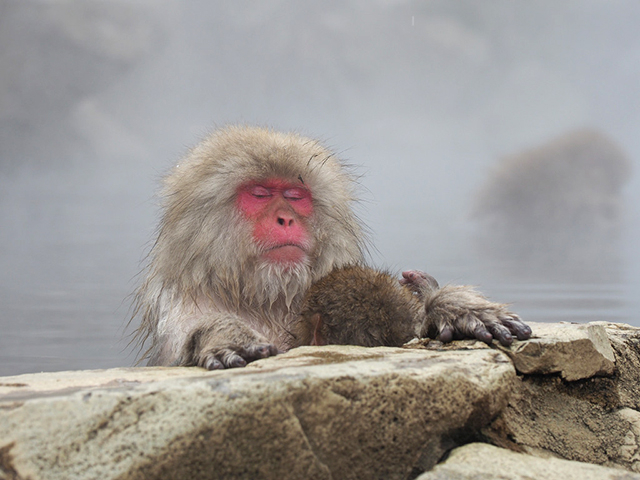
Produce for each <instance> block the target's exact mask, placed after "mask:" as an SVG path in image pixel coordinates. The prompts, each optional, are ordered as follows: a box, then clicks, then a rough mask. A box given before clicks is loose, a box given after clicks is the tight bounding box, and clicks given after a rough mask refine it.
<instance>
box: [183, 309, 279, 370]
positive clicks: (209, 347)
mask: <svg viewBox="0 0 640 480" xmlns="http://www.w3.org/2000/svg"><path fill="white" fill-rule="evenodd" d="M277 353H278V349H277V348H276V346H275V345H273V344H272V343H270V342H269V341H268V340H267V339H266V338H265V337H264V336H263V335H261V334H259V333H258V332H256V331H255V330H253V329H252V328H250V327H249V326H247V325H246V322H245V321H244V320H243V319H241V318H240V317H238V316H236V315H234V314H231V313H227V314H220V315H216V316H215V317H213V318H210V319H207V323H206V324H205V325H201V326H199V327H198V328H196V329H194V330H193V331H192V332H190V334H189V336H188V338H187V341H186V343H185V344H184V346H183V348H182V352H181V355H180V358H179V360H178V362H177V364H178V365H182V366H199V367H204V368H206V369H208V370H217V369H221V368H235V367H244V366H245V365H247V363H249V362H252V361H254V360H258V359H260V358H266V357H270V356H273V355H276V354H277Z"/></svg>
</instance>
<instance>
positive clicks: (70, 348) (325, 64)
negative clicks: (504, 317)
mask: <svg viewBox="0 0 640 480" xmlns="http://www.w3.org/2000/svg"><path fill="white" fill-rule="evenodd" d="M638 24H640V3H638V2H637V1H635V0H609V1H604V0H575V1H574V0H567V1H563V2H547V1H529V2H510V1H508V0H489V1H483V2H467V1H458V0H435V1H430V2H421V1H418V0H415V1H410V0H395V1H378V2H370V1H364V0H363V1H360V0H351V1H346V2H323V3H317V4H305V3H301V2H295V1H294V0H283V1H267V2H264V1H258V0H255V1H250V2H238V3H237V4H233V3H230V2H222V1H220V2H218V1H204V0H202V1H195V0H193V1H189V2H180V1H178V0H174V1H152V0H145V1H143V0H140V1H136V2H128V1H124V0H122V1H110V2H104V1H99V0H83V1H80V0H78V1H72V0H66V1H63V0H48V1H44V0H0V306H1V310H0V375H10V374H18V373H26V372H36V371H53V370H65V369H81V368H83V369H84V368H106V367H113V366H129V365H131V364H133V363H134V361H135V352H133V351H132V349H131V348H127V338H126V333H127V332H131V328H130V329H129V330H127V331H125V326H126V323H127V321H128V319H129V316H130V311H129V306H130V303H131V301H130V299H129V298H127V296H128V295H129V294H130V293H131V292H133V291H134V289H135V287H136V285H137V284H138V283H139V281H140V277H139V276H137V275H138V273H139V272H140V271H141V270H142V267H143V265H144V255H145V254H146V253H147V252H148V249H149V248H150V246H151V244H152V240H153V232H154V228H155V225H156V222H157V219H158V206H157V198H156V197H154V192H155V191H156V190H157V186H158V184H159V179H160V178H161V176H162V175H163V173H164V172H166V171H167V169H168V168H169V167H170V166H172V165H173V164H175V163H176V162H177V161H178V159H179V157H180V155H182V154H183V153H184V152H185V150H186V149H187V148H188V146H190V145H193V144H194V143H196V142H197V141H198V139H200V138H201V137H202V136H203V135H204V134H205V133H206V132H207V131H209V130H210V129H212V128H214V127H215V126H216V125H224V124H226V123H236V122H246V123H251V124H261V125H265V124H266V125H270V126H273V127H275V128H278V129H285V130H288V129H294V130H297V131H300V132H302V133H303V134H306V135H309V136H313V137H320V138H322V139H324V140H325V143H326V144H327V145H329V146H331V147H332V148H333V149H334V150H336V151H338V152H339V153H340V156H341V157H342V158H343V159H345V160H346V161H348V162H350V163H352V164H355V165H357V166H358V171H359V172H360V173H362V174H363V175H364V176H363V178H362V180H361V183H362V187H363V188H362V190H363V195H362V196H363V202H362V204H361V205H360V206H359V214H360V216H361V217H362V218H363V219H364V220H365V222H366V223H367V224H368V225H369V227H370V229H371V231H372V232H373V244H374V245H375V247H376V248H372V249H371V260H372V263H374V264H376V265H380V266H385V267H388V268H390V269H392V270H397V271H400V270H402V269H405V268H418V269H423V270H425V271H428V272H429V273H430V274H432V275H433V276H435V277H436V278H437V279H438V281H439V282H440V283H441V284H444V283H465V284H474V285H477V286H478V287H479V289H480V290H481V291H483V292H484V293H486V294H487V295H488V296H489V297H491V298H492V299H494V300H497V301H503V302H509V303H512V304H513V309H514V310H515V311H517V312H518V313H520V314H521V316H522V318H523V319H524V320H525V321H526V320H529V321H543V322H546V321H548V322H556V321H572V322H588V321H596V320H607V321H616V322H625V323H630V324H632V325H637V326H640V318H639V317H638V315H637V311H638V310H640V255H639V253H638V248H637V245H638V244H639V242H640V207H639V205H640V180H639V178H638V171H639V169H640V160H639V159H640V135H638V132H639V131H640V114H639V113H638V112H640V108H639V107H640V90H639V89H638V88H637V87H638V84H639V83H640V30H639V29H638V28H637V25H638ZM584 131H589V132H592V134H593V135H594V136H595V137H593V138H597V139H604V140H602V142H605V143H604V144H606V145H607V147H606V148H604V149H601V148H600V147H594V146H593V144H592V143H589V142H590V141H589V140H588V141H586V143H581V144H579V145H578V146H577V147H571V148H569V150H562V148H564V147H562V148H561V149H560V150H558V149H557V147H556V146H557V145H558V143H557V142H560V144H562V145H564V144H563V143H562V142H564V141H565V140H563V139H566V138H574V137H572V135H573V134H574V133H575V132H584ZM597 141H598V142H600V141H601V140H597ZM554 142H556V143H554ZM580 145H582V146H580ZM585 145H586V146H585ZM598 145H602V143H599V144H598ZM609 146H611V148H612V149H613V150H611V151H615V152H616V153H611V151H610V150H607V149H608V148H609ZM554 149H555V150H554ZM550 151H551V152H552V153H551V155H552V159H551V160H548V159H547V160H544V161H543V160H540V159H541V158H542V157H544V155H547V153H548V152H550ZM558 151H562V152H564V153H557V152H558ZM540 152H547V153H544V154H543V153H540ZM553 152H556V153H553ZM566 152H569V153H566ZM603 152H605V153H603ZM606 152H609V153H606ZM553 155H555V156H553ZM545 158H547V157H545ZM567 159H569V160H567ZM576 159H577V160H576ZM585 159H586V160H585ZM506 165H509V166H506ZM532 165H533V166H532ZM540 165H542V166H540ZM561 166H562V168H560V167H561ZM505 171H506V172H511V173H508V174H506V173H504V172H505ZM612 178H615V181H614V180H611V179H612ZM487 188H488V189H489V190H490V191H491V190H492V189H493V191H495V192H496V193H495V194H494V195H490V197H491V198H492V199H494V200H496V201H495V202H493V203H492V202H488V203H487V202H483V201H482V200H481V199H482V198H486V191H487ZM524 191H526V192H527V194H526V195H525V194H524V193H523V192H524ZM482 192H485V193H482ZM483 195H484V197H483ZM483 209H484V210H483ZM487 218H489V219H490V220H487ZM496 222H497V223H496ZM497 225H499V227H497ZM134 323H135V321H134Z"/></svg>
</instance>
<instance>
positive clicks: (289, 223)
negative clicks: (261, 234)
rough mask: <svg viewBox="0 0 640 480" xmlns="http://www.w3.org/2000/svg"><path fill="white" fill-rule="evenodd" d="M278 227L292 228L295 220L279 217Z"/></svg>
mask: <svg viewBox="0 0 640 480" xmlns="http://www.w3.org/2000/svg"><path fill="white" fill-rule="evenodd" d="M278 225H282V226H283V227H291V226H292V225H293V218H284V217H278Z"/></svg>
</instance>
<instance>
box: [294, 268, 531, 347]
mask: <svg viewBox="0 0 640 480" xmlns="http://www.w3.org/2000/svg"><path fill="white" fill-rule="evenodd" d="M461 299H464V301H465V302H471V304H475V303H477V304H478V305H480V304H482V302H484V303H486V299H485V298H484V297H483V296H482V295H481V294H479V293H478V292H476V291H475V290H474V289H473V288H472V287H468V286H460V285H456V286H454V285H446V286H444V287H442V288H441V287H440V286H439V285H438V282H437V281H436V279H435V278H433V277H432V276H431V275H428V274H426V273H424V272H420V271H417V270H410V271H406V272H403V273H402V278H401V279H400V280H397V279H395V278H394V277H393V276H392V275H390V274H389V273H387V272H382V271H379V270H375V269H373V268H369V267H364V266H360V265H349V266H346V267H342V268H338V269H335V270H333V271H332V272H331V273H329V274H328V275H326V276H325V277H323V278H321V279H320V280H318V281H317V282H316V283H314V284H313V285H312V286H311V288H310V289H309V291H308V293H307V295H306V297H305V300H304V302H303V307H302V312H301V315H300V320H299V322H298V323H297V324H296V325H295V326H294V331H293V334H294V335H295V337H296V342H295V343H296V344H297V345H336V344H337V345H360V346H364V347H374V346H388V347H399V346H402V345H404V344H405V343H407V342H408V341H409V340H411V339H413V338H416V337H418V338H426V337H430V338H435V337H436V336H438V332H440V334H439V336H438V338H439V339H440V340H441V341H442V342H445V343H446V342H450V341H451V340H454V339H457V338H469V337H471V338H477V339H479V340H482V341H484V342H486V343H489V344H490V343H491V341H492V340H493V338H496V339H497V340H498V341H499V342H500V343H501V344H503V345H506V346H508V345H510V344H511V343H512V342H513V336H514V335H515V336H516V338H518V339H519V340H525V339H527V338H529V336H530V335H531V329H530V328H529V327H528V326H527V325H525V324H524V323H522V322H521V321H520V319H519V318H518V316H517V315H515V314H514V313H511V312H509V311H507V310H506V305H503V306H502V307H503V308H502V309H501V310H500V313H499V316H498V315H497V314H496V309H495V308H493V309H487V310H486V311H483V310H479V311H478V312H477V314H476V315H477V317H479V318H476V317H474V318H468V319H467V320H468V321H467V322H466V323H467V324H468V326H469V327H468V331H467V332H464V333H463V334H455V333H454V332H455V331H454V329H453V326H452V322H453V321H454V320H455V315H456V312H455V308H453V311H452V306H454V305H455V304H456V303H458V302H460V300H461ZM494 317H495V318H494Z"/></svg>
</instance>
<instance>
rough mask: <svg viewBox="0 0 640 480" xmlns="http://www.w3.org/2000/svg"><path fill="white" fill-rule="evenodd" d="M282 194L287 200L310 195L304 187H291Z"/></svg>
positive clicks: (299, 198) (300, 198)
mask: <svg viewBox="0 0 640 480" xmlns="http://www.w3.org/2000/svg"><path fill="white" fill-rule="evenodd" d="M282 196H283V197H284V198H286V199H287V200H302V199H303V198H306V197H307V196H308V193H307V191H306V190H304V189H302V188H289V189H287V190H285V191H284V192H282Z"/></svg>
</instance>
